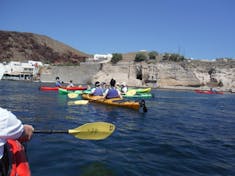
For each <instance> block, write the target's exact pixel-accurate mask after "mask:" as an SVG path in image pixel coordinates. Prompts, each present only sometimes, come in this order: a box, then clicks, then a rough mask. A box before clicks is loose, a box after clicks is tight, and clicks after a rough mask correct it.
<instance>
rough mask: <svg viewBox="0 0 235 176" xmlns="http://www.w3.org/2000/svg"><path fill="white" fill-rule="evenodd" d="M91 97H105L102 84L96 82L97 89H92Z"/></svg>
mask: <svg viewBox="0 0 235 176" xmlns="http://www.w3.org/2000/svg"><path fill="white" fill-rule="evenodd" d="M90 94H91V95H94V96H103V88H102V87H101V86H100V82H99V81H96V82H95V87H94V88H92V89H91V93H90Z"/></svg>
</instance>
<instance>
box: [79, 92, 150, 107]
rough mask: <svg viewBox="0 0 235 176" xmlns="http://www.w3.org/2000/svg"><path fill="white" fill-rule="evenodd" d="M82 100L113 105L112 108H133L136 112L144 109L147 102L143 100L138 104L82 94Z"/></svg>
mask: <svg viewBox="0 0 235 176" xmlns="http://www.w3.org/2000/svg"><path fill="white" fill-rule="evenodd" d="M82 98H83V99H85V100H89V101H90V102H95V103H102V104H106V105H111V106H118V107H125V108H131V109H135V110H139V109H140V107H143V106H144V107H145V102H143V101H144V100H142V101H141V102H138V101H128V100H123V99H121V98H112V99H105V98H103V97H102V96H92V95H89V94H82ZM145 108H146V107H145ZM146 111H147V109H146Z"/></svg>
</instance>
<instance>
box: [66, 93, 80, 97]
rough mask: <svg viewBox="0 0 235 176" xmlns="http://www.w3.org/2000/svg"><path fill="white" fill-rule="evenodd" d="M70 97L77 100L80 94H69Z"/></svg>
mask: <svg viewBox="0 0 235 176" xmlns="http://www.w3.org/2000/svg"><path fill="white" fill-rule="evenodd" d="M68 97H69V98H77V97H78V94H76V93H69V94H68Z"/></svg>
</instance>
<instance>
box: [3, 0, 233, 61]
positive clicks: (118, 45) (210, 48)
mask: <svg viewBox="0 0 235 176" xmlns="http://www.w3.org/2000/svg"><path fill="white" fill-rule="evenodd" d="M0 30H8V31H19V32H32V33H36V34H43V35H47V36H49V37H51V38H53V39H56V40H58V41H61V42H63V43H65V44H67V45H70V46H72V47H73V48H75V49H78V50H80V51H83V52H85V53H88V54H96V53H98V54H107V53H115V52H117V53H127V52H132V51H139V50H147V51H153V50H154V51H157V52H159V53H165V52H169V53H179V54H181V55H184V56H185V57H189V58H195V59H215V58H220V57H230V58H235V0H0Z"/></svg>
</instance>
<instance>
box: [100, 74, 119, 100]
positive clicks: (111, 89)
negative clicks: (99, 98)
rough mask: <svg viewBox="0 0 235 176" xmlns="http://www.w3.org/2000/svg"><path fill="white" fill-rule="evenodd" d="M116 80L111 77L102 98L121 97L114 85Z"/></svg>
mask: <svg viewBox="0 0 235 176" xmlns="http://www.w3.org/2000/svg"><path fill="white" fill-rule="evenodd" d="M115 85H116V81H115V80H114V79H111V81H110V87H109V88H108V89H107V90H106V91H105V93H104V98H107V99H110V98H122V95H121V92H120V91H119V90H118V89H117V88H116V87H115Z"/></svg>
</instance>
